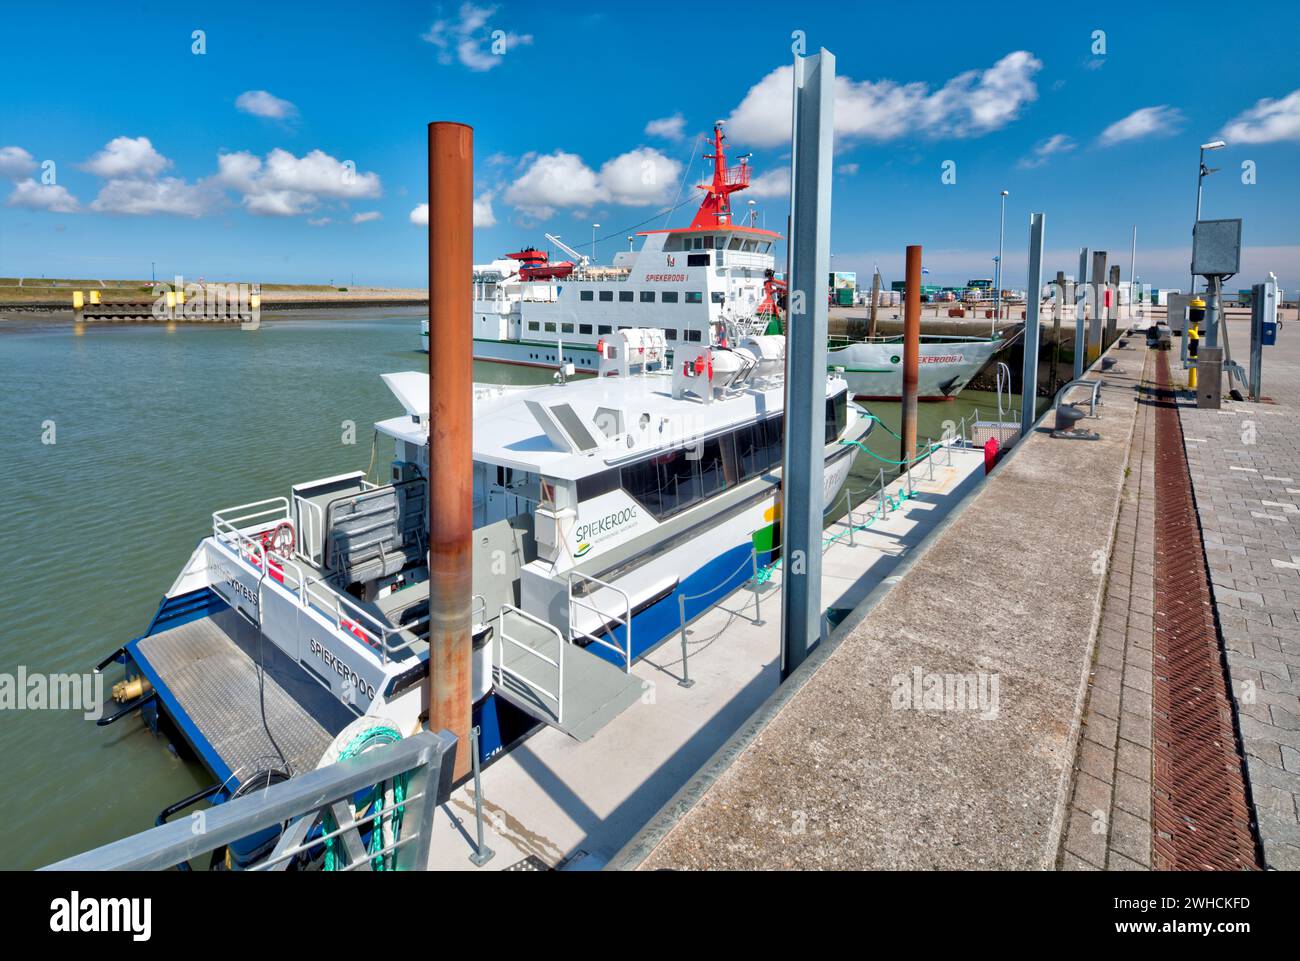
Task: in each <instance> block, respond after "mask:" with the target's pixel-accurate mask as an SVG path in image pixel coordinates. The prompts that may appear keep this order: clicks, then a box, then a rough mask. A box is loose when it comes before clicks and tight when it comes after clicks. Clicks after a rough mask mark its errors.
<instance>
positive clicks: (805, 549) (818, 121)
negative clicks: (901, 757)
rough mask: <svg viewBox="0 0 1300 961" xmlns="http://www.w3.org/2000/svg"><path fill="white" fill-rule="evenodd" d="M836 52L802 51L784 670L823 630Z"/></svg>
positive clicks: (790, 330)
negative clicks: (828, 280)
mask: <svg viewBox="0 0 1300 961" xmlns="http://www.w3.org/2000/svg"><path fill="white" fill-rule="evenodd" d="M834 88H835V57H834V55H833V54H831V53H829V52H827V51H826V50H824V49H823V50H820V51H819V52H818V53H816V54H815V55H813V56H811V57H795V61H794V104H793V111H792V113H793V118H792V121H793V127H792V146H793V151H792V155H791V160H790V166H791V171H790V186H791V193H790V207H791V223H792V226H791V231H790V241H789V249H790V286H789V308H788V311H789V323H788V324H787V335H786V352H785V358H786V359H785V365H786V387H785V423H786V429H785V459H784V465H783V472H782V504H781V507H782V509H781V526H782V529H783V531H784V535H783V537H784V541H785V546H784V562H783V563H784V584H783V587H784V589H783V590H782V592H781V614H782V623H781V641H782V657H781V678H782V680H784V679H785V678H787V677H789V676H790V673H791V672H792V671H793V670H794V669H795V668H797V667H798V666H799V665H800V664H802V663H803V661H804V658H806V657H807V656H808V651H809V650H810V649H811V648H812V647H813V646H814V645H815V644H817V642H818V641H820V640H821V637H822V603H821V593H822V592H821V586H822V551H821V546H822V517H823V512H822V490H823V486H824V484H823V478H824V475H825V472H826V463H825V453H824V451H825V447H826V333H827V320H828V317H827V315H828V307H827V296H828V291H827V276H828V273H829V269H830V228H831V162H832V160H833V157H832V150H833V139H834V130H833V123H834V117H833V112H834Z"/></svg>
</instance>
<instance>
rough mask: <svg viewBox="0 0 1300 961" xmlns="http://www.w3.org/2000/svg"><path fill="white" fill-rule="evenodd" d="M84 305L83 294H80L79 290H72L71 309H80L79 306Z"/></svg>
mask: <svg viewBox="0 0 1300 961" xmlns="http://www.w3.org/2000/svg"><path fill="white" fill-rule="evenodd" d="M85 306H86V299H85V297H84V296H82V293H81V291H79V290H74V291H73V292H72V309H73V310H81V308H83V307H85Z"/></svg>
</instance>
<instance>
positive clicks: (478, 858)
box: [424, 724, 496, 868]
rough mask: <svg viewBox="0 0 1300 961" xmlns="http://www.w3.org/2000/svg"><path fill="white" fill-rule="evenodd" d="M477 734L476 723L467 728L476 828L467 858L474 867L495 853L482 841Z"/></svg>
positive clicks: (489, 858) (428, 801)
mask: <svg viewBox="0 0 1300 961" xmlns="http://www.w3.org/2000/svg"><path fill="white" fill-rule="evenodd" d="M479 734H480V729H479V726H478V725H477V724H475V725H474V726H473V727H472V728H470V729H469V749H470V752H471V760H472V761H473V762H474V823H475V826H476V827H477V829H478V837H477V840H476V842H475V844H474V853H473V854H471V855H470V856H469V859H470V861H471V862H472V863H473V865H474V866H475V867H476V868H481V867H482V866H483V865H485V864H487V863H488V862H489V861H491V860H492V858H493V857H494V856H495V855H496V852H495V851H493V850H492V849H491V848H490V847H488V846H487V845H485V844H484V843H483V782H482V781H481V780H480V777H479V775H480V773H481V771H480V767H479V759H478V753H479V752H478V739H479ZM432 802H433V799H432V798H426V799H425V802H424V803H425V804H430V803H432Z"/></svg>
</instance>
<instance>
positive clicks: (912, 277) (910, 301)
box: [898, 244, 921, 471]
mask: <svg viewBox="0 0 1300 961" xmlns="http://www.w3.org/2000/svg"><path fill="white" fill-rule="evenodd" d="M906 276H907V292H906V296H907V300H906V301H905V302H904V305H903V424H902V430H901V431H899V433H900V434H902V435H903V436H902V440H901V441H900V442H899V455H898V459H899V460H900V461H902V462H903V463H902V465H900V467H899V470H900V471H901V470H903V469H904V468H910V467H911V462H912V460H913V458H915V457H916V391H917V385H918V383H919V380H920V377H919V370H920V360H921V247H920V245H919V244H912V245H910V246H909V247H908V248H907V275H906Z"/></svg>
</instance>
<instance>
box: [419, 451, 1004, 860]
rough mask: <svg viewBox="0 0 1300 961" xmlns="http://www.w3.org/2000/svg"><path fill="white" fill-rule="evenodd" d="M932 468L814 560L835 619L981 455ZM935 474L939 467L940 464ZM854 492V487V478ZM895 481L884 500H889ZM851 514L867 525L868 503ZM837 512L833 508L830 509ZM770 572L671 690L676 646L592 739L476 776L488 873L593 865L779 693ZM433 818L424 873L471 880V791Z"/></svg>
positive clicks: (976, 467) (707, 638)
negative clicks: (908, 495)
mask: <svg viewBox="0 0 1300 961" xmlns="http://www.w3.org/2000/svg"><path fill="white" fill-rule="evenodd" d="M945 457H946V453H941V454H940V455H939V457H938V460H939V461H940V463H939V464H936V465H935V467H934V479H933V480H930V479H929V470H928V468H927V467H924V466H923V467H921V468H919V469H918V470H917V472H916V476H915V479H914V482H913V483H914V490H915V496H914V498H913V499H911V500H909V501H907V502H906V503H905V505H904V506H903V507H902V508H901V509H899V510H896V511H894V512H892V513H890V514H888V515H887V516H886V517H885V518H884V519H882V520H877V521H875V522H874V523H873V524H872V525H871V527H870V528H869V529H867V530H861V531H855V533H854V535H853V539H852V540H851V541H850V539H849V537H848V534H847V531H848V526H847V524H846V523H845V521H844V520H840V521H837V522H836V523H834V524H832V525H831V526H830V527H828V528H827V530H826V536H827V538H830V537H832V536H835V535H842V536H838V537H837V538H836V539H835V540H834V541H833V542H832V543H831V544H830V545H829V546H827V547H826V548H825V550H824V552H823V560H822V599H823V604H824V606H825V607H826V608H827V609H828V610H829V611H831V612H832V614H836V613H838V612H840V611H842V610H843V609H845V608H851V607H853V606H854V605H856V604H858V603H859V602H860V601H861V600H862V599H863V598H865V597H866V596H867V594H868V593H870V592H871V590H873V589H874V588H875V587H876V586H877V585H879V584H880V583H881V582H882V581H884V580H885V579H886V578H887V577H889V576H890V574H891V572H892V571H893V570H894V569H895V568H896V567H897V565H898V564H899V563H901V561H902V559H903V558H904V557H905V556H906V554H907V553H908V551H909V550H910V549H911V548H912V547H914V546H915V545H916V544H917V543H919V542H920V541H921V539H922V538H924V537H925V536H926V534H928V533H929V532H930V531H931V530H932V529H933V528H934V527H935V526H936V525H937V524H938V523H940V522H941V521H942V520H943V519H944V518H945V517H946V516H947V515H948V513H949V512H950V511H951V510H952V509H953V507H955V506H956V504H957V503H958V502H960V501H961V500H962V499H963V498H964V497H965V496H966V495H967V494H968V493H969V492H970V491H971V490H972V489H973V488H974V487H975V486H977V485H978V484H979V483H980V482H981V481H982V479H983V452H982V451H980V450H965V449H955V450H953V451H952V463H951V465H950V466H949V465H943V464H942V462H943V460H944V459H945ZM941 465H942V466H941ZM850 482H851V483H855V482H857V483H860V482H858V481H856V479H851V481H850ZM899 488H900V483H899V482H898V481H895V482H893V483H892V484H891V485H890V487H889V491H890V493H891V494H894V495H897V493H898V491H899ZM859 500H860V499H859V498H858V497H855V498H854V504H855V507H854V514H855V519H856V521H857V523H858V524H859V525H861V524H864V523H866V521H867V518H868V516H869V513H870V508H871V505H872V504H873V503H874V502H871V501H869V502H868V503H867V505H866V506H859ZM840 504H841V505H842V504H843V500H842V499H841V501H840ZM780 591H781V573H780V569H779V568H778V569H776V570H775V571H774V573H773V576H772V578H771V580H770V581H768V582H767V584H765V585H764V586H763V587H762V588H761V589H760V592H759V602H760V613H761V619H760V618H756V617H755V596H754V593H753V590H752V588H751V587H749V586H746V587H744V588H741V589H740V590H738V591H736V592H734V593H732V594H731V595H729V596H728V597H725V598H723V599H721V601H720V602H719V603H718V604H717V605H716V606H715V607H712V608H710V609H709V610H708V611H707V612H706V613H705V614H703V615H701V616H700V617H699V618H697V619H696V620H695V621H694V622H692V623H691V625H690V626H689V628H688V637H687V650H688V655H689V660H688V665H687V667H688V671H687V672H688V673H689V676H690V679H691V680H692V681H694V685H693V686H692V687H689V688H686V687H681V686H679V684H678V681H679V680H680V679H681V678H682V674H683V669H682V649H681V644H680V642H679V641H678V639H677V638H670V639H669V640H668V641H667V642H665V643H664V644H663V645H661V646H660V647H659V648H657V649H656V650H655V651H653V652H651V653H650V654H649V655H647V656H646V657H644V658H642V659H641V660H640V661H639V662H638V663H637V664H636V665H634V667H633V669H632V675H631V677H632V678H633V679H634V680H636V681H637V683H638V685H639V687H640V696H639V697H638V698H637V700H636V702H635V703H632V704H631V705H630V706H629V707H627V708H626V709H625V710H623V711H622V713H621V714H619V715H618V716H617V717H615V718H614V719H613V720H611V721H610V722H609V723H608V724H606V725H605V727H604V728H603V729H602V730H600V731H599V732H598V733H597V734H595V735H594V736H593V737H591V738H590V739H589V740H586V741H581V742H580V741H576V740H574V739H573V738H572V737H570V736H569V735H567V734H565V733H564V732H562V731H559V730H556V729H554V728H544V729H542V730H540V731H539V732H538V733H537V734H535V735H533V736H532V737H530V738H529V739H528V740H526V741H525V742H524V743H523V744H520V745H518V746H517V747H516V748H514V750H512V751H511V752H510V753H509V754H508V755H506V756H505V757H503V758H501V759H499V760H497V761H495V762H494V763H493V764H491V765H490V766H489V767H487V768H486V769H485V770H484V771H483V778H482V780H483V812H484V823H485V831H486V843H487V845H488V846H489V847H490V848H492V849H493V850H494V851H495V852H496V856H495V857H494V858H493V859H492V860H491V861H490V862H488V864H487V868H488V869H490V870H504V869H507V868H518V867H521V866H531V867H540V868H557V867H563V868H565V869H570V870H578V869H587V868H600V867H602V866H603V865H604V864H605V863H606V862H607V861H608V860H609V859H610V858H612V857H613V855H614V854H616V853H617V852H618V851H619V849H620V848H622V846H623V845H624V844H625V843H626V842H627V841H628V840H630V839H631V838H632V837H633V836H634V835H635V834H636V832H637V831H639V830H640V829H641V828H642V827H643V826H644V825H645V824H646V822H647V821H649V820H650V818H651V817H653V816H654V815H655V814H656V813H657V812H658V811H659V809H660V808H661V807H662V806H663V805H664V804H665V803H667V802H668V801H669V800H670V799H671V798H672V796H673V795H674V794H675V793H676V792H677V791H678V790H679V789H680V788H681V787H682V786H683V785H684V784H686V783H687V782H688V781H689V780H690V778H691V777H692V776H693V775H694V774H695V773H696V772H697V771H698V770H699V769H700V768H701V767H703V766H704V764H705V763H706V762H707V761H708V760H709V758H710V757H711V756H712V755H713V754H714V752H715V751H717V750H718V749H719V748H721V747H722V746H723V745H724V744H725V743H726V742H727V741H728V739H729V738H730V737H731V736H732V735H733V734H734V733H735V732H736V731H737V730H739V729H740V728H741V726H742V725H744V724H745V723H746V721H747V720H748V719H749V718H750V717H751V715H752V714H753V712H754V711H755V710H756V709H757V708H758V707H759V706H760V705H761V704H762V703H763V701H764V700H765V699H766V698H767V697H768V696H769V695H770V694H771V693H772V692H773V691H774V690H776V688H777V683H778V673H779V669H778V664H779V657H780V645H781V593H780ZM443 812H444V813H446V814H448V815H450V816H449V817H443V816H440V817H438V818H436V819H435V825H434V836H433V839H432V847H431V852H430V867H432V868H435V869H439V870H447V869H472V868H473V865H472V864H471V863H470V861H469V855H470V853H471V852H472V851H473V837H474V831H475V825H474V793H473V783H472V781H471V782H469V783H466V784H464V785H462V786H461V787H459V788H458V789H457V790H456V791H454V792H453V793H452V796H451V798H450V800H449V802H448V803H447V804H446V805H444V808H443Z"/></svg>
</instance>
